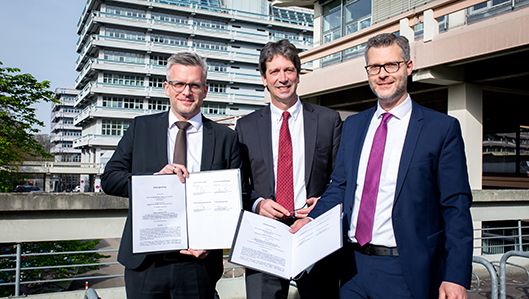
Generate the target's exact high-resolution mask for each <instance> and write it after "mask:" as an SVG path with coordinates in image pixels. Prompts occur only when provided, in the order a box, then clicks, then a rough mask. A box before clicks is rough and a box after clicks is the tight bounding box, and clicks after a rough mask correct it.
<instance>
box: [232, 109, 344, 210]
mask: <svg viewBox="0 0 529 299" xmlns="http://www.w3.org/2000/svg"><path fill="white" fill-rule="evenodd" d="M301 103H302V105H303V122H304V123H303V128H304V133H305V174H304V175H305V187H306V190H307V197H308V198H310V197H318V196H321V194H322V193H323V191H324V190H325V187H326V185H327V184H328V183H329V182H330V176H331V172H332V170H333V168H334V161H335V159H336V153H337V151H338V146H339V144H340V135H341V131H342V120H341V119H340V115H339V114H338V112H336V111H334V110H331V109H329V108H325V107H322V106H318V105H314V104H309V103H306V102H303V101H302V102H301ZM235 130H236V131H237V134H238V136H239V142H240V144H241V152H242V156H243V159H244V162H243V177H244V180H246V182H245V183H248V184H249V186H250V188H251V194H250V196H248V197H246V198H245V202H244V208H245V209H246V210H249V211H251V209H252V205H253V203H254V202H255V200H256V199H257V198H259V197H263V198H275V180H274V177H275V174H274V162H273V158H272V120H271V111H270V105H269V106H266V107H264V108H262V109H260V110H257V111H255V112H253V113H251V114H249V115H247V116H245V117H243V118H241V119H239V120H238V121H237V125H236V127H235Z"/></svg>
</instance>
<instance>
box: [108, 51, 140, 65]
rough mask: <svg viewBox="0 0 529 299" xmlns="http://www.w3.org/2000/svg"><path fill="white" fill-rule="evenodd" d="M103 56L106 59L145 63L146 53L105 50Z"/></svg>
mask: <svg viewBox="0 0 529 299" xmlns="http://www.w3.org/2000/svg"><path fill="white" fill-rule="evenodd" d="M103 58H104V59H106V60H113V61H122V62H132V63H144V62H145V55H144V54H139V53H129V52H121V51H110V50H104V51H103Z"/></svg>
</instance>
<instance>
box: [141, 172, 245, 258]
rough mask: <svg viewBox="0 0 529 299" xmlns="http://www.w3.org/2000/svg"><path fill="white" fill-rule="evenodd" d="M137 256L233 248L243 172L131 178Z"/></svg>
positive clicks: (239, 209)
mask: <svg viewBox="0 0 529 299" xmlns="http://www.w3.org/2000/svg"><path fill="white" fill-rule="evenodd" d="M131 185H132V192H131V196H132V200H131V202H132V206H131V209H132V252H133V253H142V252H163V251H174V250H179V249H187V248H193V249H221V248H230V245H231V243H232V240H233V236H234V234H235V229H236V227H237V220H238V216H239V213H240V211H241V208H242V198H241V180H240V171H239V169H226V170H214V171H201V172H194V173H190V174H189V178H187V179H186V181H185V183H181V182H180V180H179V179H178V176H177V175H138V176H132V184H131Z"/></svg>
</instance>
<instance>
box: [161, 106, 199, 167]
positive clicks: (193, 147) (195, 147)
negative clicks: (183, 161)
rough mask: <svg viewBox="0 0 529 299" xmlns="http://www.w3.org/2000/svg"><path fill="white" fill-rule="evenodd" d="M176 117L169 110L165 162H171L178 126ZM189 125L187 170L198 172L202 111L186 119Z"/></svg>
mask: <svg viewBox="0 0 529 299" xmlns="http://www.w3.org/2000/svg"><path fill="white" fill-rule="evenodd" d="M177 121H178V118H177V117H176V115H174V113H173V111H170V112H169V127H168V128H167V162H168V164H171V163H173V153H174V143H175V141H176V134H178V131H179V129H178V127H177V126H176V124H175V123H176V122H177ZM188 122H189V123H190V124H191V126H189V128H187V130H186V131H187V166H186V168H187V171H189V173H191V172H199V171H200V162H201V161H202V113H200V112H199V113H198V114H197V115H195V116H193V117H192V118H191V119H190V120H189V121H188Z"/></svg>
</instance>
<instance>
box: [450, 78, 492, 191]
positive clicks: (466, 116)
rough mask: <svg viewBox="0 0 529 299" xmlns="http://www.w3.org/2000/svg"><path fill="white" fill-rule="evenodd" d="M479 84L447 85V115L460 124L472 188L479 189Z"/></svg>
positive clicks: (480, 126) (481, 155)
mask: <svg viewBox="0 0 529 299" xmlns="http://www.w3.org/2000/svg"><path fill="white" fill-rule="evenodd" d="M482 94H483V93H482V89H481V86H479V85H475V84H470V83H462V84H456V85H451V86H449V87H448V115H451V116H453V117H455V118H457V119H458V120H459V122H460V124H461V131H462V134H463V140H464V142H465V152H466V156H467V167H468V174H469V180H470V187H471V188H472V190H481V184H482V176H483V100H482Z"/></svg>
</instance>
